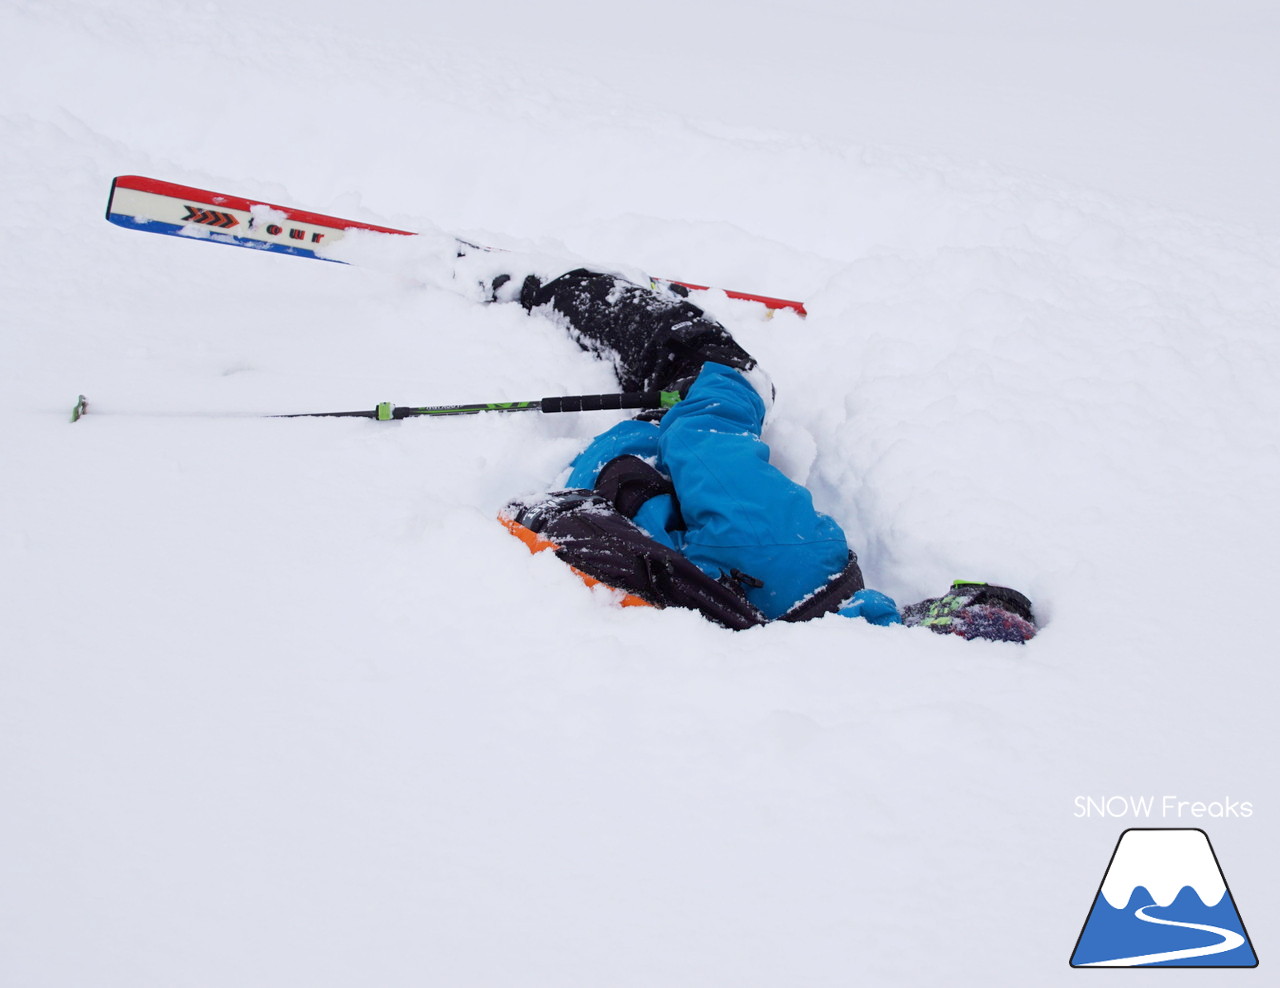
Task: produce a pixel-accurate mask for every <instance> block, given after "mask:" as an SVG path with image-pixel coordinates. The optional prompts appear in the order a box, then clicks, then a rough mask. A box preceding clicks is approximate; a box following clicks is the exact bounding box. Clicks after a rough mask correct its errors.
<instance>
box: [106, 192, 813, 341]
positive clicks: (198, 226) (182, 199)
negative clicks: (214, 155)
mask: <svg viewBox="0 0 1280 988" xmlns="http://www.w3.org/2000/svg"><path fill="white" fill-rule="evenodd" d="M107 219H108V220H109V221H110V222H112V223H114V224H116V225H117V226H121V227H124V228H125V229H128V230H141V231H143V232H145V233H161V234H165V235H166V236H171V237H186V238H188V239H192V240H205V241H209V242H211V243H218V244H229V245H231V246H234V247H247V248H250V249H251V250H265V251H272V252H274V253H279V254H292V255H294V256H296V257H309V258H312V259H313V260H319V261H331V262H333V263H335V264H345V263H346V262H345V261H340V260H338V259H337V258H333V257H326V256H325V254H324V249H325V248H326V247H327V246H328V245H330V244H333V243H336V242H337V241H339V240H341V239H342V236H343V234H344V233H345V232H346V231H348V230H368V231H370V232H373V233H385V234H388V235H392V236H398V237H412V236H416V234H415V233H414V232H413V231H412V230H397V229H395V228H393V227H389V226H378V225H376V224H373V223H362V222H360V221H359V220H347V219H342V218H340V217H337V216H327V215H325V214H324V213H312V212H308V211H306V210H301V209H295V208H293V207H291V206H279V205H276V204H274V203H269V202H262V201H261V200H258V199H246V198H244V197H242V196H232V195H224V194H223V193H220V192H210V191H209V190H207V189H196V188H192V187H190V186H187V185H177V184H175V183H173V182H164V181H161V180H160V179H155V178H144V177H143V176H141V175H119V176H117V177H116V178H115V179H114V180H113V181H112V183H111V195H110V197H109V198H108V200H107ZM458 243H459V245H460V246H464V247H467V248H469V249H472V250H477V249H479V250H492V249H494V248H490V247H485V246H484V245H483V244H473V243H470V242H469V241H465V240H459V241H458ZM653 283H654V286H655V287H666V288H669V289H672V290H675V291H678V292H680V294H685V293H686V292H687V291H710V290H712V289H711V288H710V287H709V286H707V285H698V284H694V283H693V282H688V281H676V280H674V279H670V278H654V279H653ZM722 290H723V289H722ZM724 293H725V294H726V295H727V296H729V297H730V298H736V299H745V300H747V301H750V302H759V303H760V304H761V305H764V306H766V307H767V308H768V309H769V310H770V312H771V313H772V311H773V310H775V309H789V310H791V311H793V312H795V313H797V314H798V315H801V316H803V315H806V312H805V307H804V303H803V302H796V301H793V300H791V299H783V298H773V297H772V296H769V295H756V294H753V293H751V292H737V291H725V292H724Z"/></svg>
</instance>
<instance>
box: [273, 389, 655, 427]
mask: <svg viewBox="0 0 1280 988" xmlns="http://www.w3.org/2000/svg"><path fill="white" fill-rule="evenodd" d="M679 400H680V392H679V391H629V392H623V393H622V394H608V395H562V396H559V397H554V398H542V399H540V400H538V401H490V402H482V403H478V404H471V405H418V406H411V405H394V404H392V403H391V402H389V401H382V402H379V403H378V405H377V407H376V408H371V409H367V410H366V409H361V410H360V411H355V412H294V413H292V414H289V415H273V416H271V418H278V419H298V418H353V417H357V418H366V419H377V420H378V421H379V422H390V421H393V420H396V419H407V418H412V417H413V416H415V415H478V414H479V413H480V412H598V411H604V410H608V409H615V408H653V409H658V408H670V407H671V406H672V405H674V404H675V403H676V402H678V401H679Z"/></svg>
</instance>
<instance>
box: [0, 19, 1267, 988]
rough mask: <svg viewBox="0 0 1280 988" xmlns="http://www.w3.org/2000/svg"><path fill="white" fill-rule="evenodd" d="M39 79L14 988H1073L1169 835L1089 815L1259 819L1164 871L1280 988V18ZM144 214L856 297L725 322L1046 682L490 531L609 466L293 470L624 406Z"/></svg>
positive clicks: (45, 57)
mask: <svg viewBox="0 0 1280 988" xmlns="http://www.w3.org/2000/svg"><path fill="white" fill-rule="evenodd" d="M0 37H3V38H4V39H5V41H4V48H5V57H4V58H3V59H0V76H2V77H3V81H4V85H3V88H2V89H0V92H2V93H3V101H4V102H3V109H2V118H0V139H2V140H3V163H4V164H3V167H4V190H5V200H6V205H5V210H4V222H3V225H2V226H0V243H3V251H4V254H3V256H4V264H3V266H0V279H2V284H3V288H4V298H5V300H6V311H7V316H6V320H5V327H4V330H3V333H2V334H0V347H2V349H0V381H2V385H0V413H2V414H3V417H4V420H3V428H2V429H0V462H3V464H4V467H3V481H2V492H0V510H2V511H3V517H4V518H5V519H6V523H7V524H6V526H5V534H4V536H3V546H4V550H3V553H2V554H0V559H3V570H2V571H0V580H2V581H3V583H2V585H0V602H2V603H0V649H2V650H3V654H2V655H0V677H2V680H0V792H2V793H3V798H4V803H3V812H0V849H2V850H0V984H4V985H15V986H23V988H37V986H59V988H61V986H68V988H70V986H77V988H78V986H84V985H93V986H120V988H126V986H127V988H151V986H156V988H161V986H163V988H181V986H187V985H190V986H197V985H198V986H223V985H225V986H231V985H234V986H237V988H250V986H264V988H265V986H279V985H305V986H308V988H325V986H350V985H378V986H388V988H391V986H421V985H449V986H495V985H502V986H526V985H530V986H532V985H539V986H540V985H549V986H550V985H554V986H577V985H581V986H588V985H590V986H599V985H610V986H623V985H627V986H631V985H636V986H650V985H662V986H674V985H690V986H693V985H697V986H705V985H734V986H740V985H762V986H776V985H849V984H861V985H929V986H932V985H938V984H947V985H983V986H986V985H1029V984H1035V985H1053V984H1066V983H1068V982H1069V981H1073V980H1074V979H1076V978H1079V977H1080V976H1079V975H1078V974H1075V972H1072V971H1070V969H1069V968H1068V965H1067V960H1068V956H1069V954H1070V951H1071V948H1072V945H1073V944H1074V942H1075V938H1076V935H1077V933H1078V931H1079V929H1080V926H1081V924H1082V923H1083V921H1084V918H1085V915H1086V914H1087V912H1088V909H1089V906H1090V903H1091V902H1092V899H1093V896H1094V894H1095V892H1096V890H1097V887H1098V883H1099V882H1100V881H1101V876H1102V873H1103V871H1104V869H1105V867H1106V863H1107V860H1108V859H1109V855H1110V853H1111V849H1112V848H1113V847H1114V843H1115V840H1116V837H1117V836H1118V833H1119V831H1120V830H1121V829H1122V828H1123V827H1125V826H1130V825H1133V824H1134V823H1135V821H1134V820H1132V819H1125V820H1117V819H1099V818H1096V817H1093V818H1085V819H1081V818H1078V817H1077V816H1076V815H1075V812H1074V810H1075V804H1074V799H1075V797H1076V796H1077V795H1084V794H1088V795H1093V796H1099V797H1100V796H1104V795H1111V794H1134V795H1142V794H1147V793H1154V794H1157V795H1159V794H1165V793H1170V794H1176V795H1177V796H1178V797H1179V798H1180V799H1186V800H1202V801H1210V800H1218V801H1222V800H1225V799H1226V798H1228V797H1229V798H1231V799H1233V800H1248V801H1251V804H1252V809H1253V815H1252V816H1251V817H1248V818H1242V817H1233V818H1228V819H1215V820H1205V819H1189V818H1185V817H1184V818H1181V819H1176V818H1160V819H1150V820H1138V821H1136V823H1137V824H1138V825H1148V826H1203V827H1205V828H1206V830H1207V832H1208V833H1209V834H1210V836H1211V838H1212V840H1213V842H1214V846H1215V848H1216V849H1217V851H1218V854H1219V858H1220V861H1221V863H1222V866H1223V869H1224V873H1225V875H1226V878H1227V881H1228V883H1229V884H1230V885H1231V888H1232V893H1233V896H1234V898H1235V900H1236V901H1237V902H1238V903H1239V905H1240V909H1241V912H1242V915H1243V917H1244V919H1245V922H1246V923H1247V924H1248V927H1249V929H1250V930H1251V931H1252V932H1253V934H1254V936H1255V938H1256V940H1255V943H1256V944H1257V947H1258V949H1259V953H1260V955H1262V956H1263V957H1264V958H1265V956H1266V954H1267V948H1268V945H1269V943H1270V942H1271V940H1270V939H1269V938H1268V935H1267V933H1266V931H1267V930H1268V929H1270V930H1274V929H1275V928H1276V926H1277V923H1278V922H1280V909H1278V907H1277V904H1276V902H1275V899H1274V896H1268V895H1267V894H1266V889H1274V888H1275V887H1277V884H1280V874H1277V868H1278V866H1280V861H1278V858H1277V854H1276V849H1275V843H1274V839H1273V835H1274V818H1273V815H1272V814H1273V812H1274V806H1275V796H1276V795H1277V789H1276V786H1277V783H1276V774H1275V771H1274V765H1272V762H1273V761H1274V757H1273V756H1274V751H1275V745H1276V727H1275V724H1276V719H1275V716H1274V712H1273V707H1274V698H1275V694H1276V685H1277V681H1278V680H1280V674H1278V673H1277V671H1276V661H1275V660H1276V649H1275V645H1274V634H1275V631H1274V624H1275V620H1274V614H1275V605H1274V596H1275V567H1276V560H1277V559H1278V558H1280V546H1278V545H1277V541H1278V540H1277V528H1278V526H1277V521H1276V505H1277V504H1278V503H1280V454H1278V451H1277V429H1278V425H1280V397H1278V389H1277V387H1276V385H1277V374H1278V371H1280V336H1278V334H1277V326H1278V323H1280V288H1278V287H1277V269H1278V264H1280V191H1277V189H1278V187H1277V185H1276V182H1275V174H1276V164H1277V160H1278V159H1280V154H1278V153H1277V152H1278V151H1280V131H1278V130H1277V128H1276V127H1275V125H1274V124H1275V107H1276V106H1277V105H1278V99H1277V97H1280V73H1277V72H1276V70H1275V63H1274V50H1275V47H1276V42H1277V40H1278V39H1280V19H1278V15H1277V8H1276V7H1275V5H1274V4H1273V3H1270V2H1269V0H1227V2H1221V0H1215V2H1213V3H1209V2H1207V0H1203V2H1197V0H1191V2H1184V3H1179V4H1166V3H1157V2H1155V0H1122V2H1115V0H1108V2H1105V3H1104V2H1102V0H1081V2H1077V3H1073V4H1071V5H1057V6H1056V7H1052V8H1050V7H1049V6H1048V5H1028V4H1025V3H1014V2H1013V0H976V2H974V3H966V4H950V3H943V2H941V0H911V2H903V0H894V2H893V3H890V2H888V0H840V2H836V0H798V2H796V3H792V4H788V5H786V6H780V5H776V4H765V3H760V2H747V3H742V4H734V5H728V4H724V3H716V2H708V0H684V2H681V3H678V4H676V3H668V2H663V0H654V2H651V3H647V4H644V5H641V6H639V7H635V6H629V7H622V6H617V7H609V6H608V5H604V6H601V5H598V4H586V3H582V2H578V0H548V2H546V3H541V4H537V5H530V4H516V3H508V2H499V3H495V4H490V5H474V6H472V5H456V4H450V5H441V4H418V5H410V4H399V3H390V2H377V0H370V2H366V3H362V4H350V3H347V2H346V0H343V2H341V3H339V2H337V0H309V2H306V3H303V2H301V0H276V2H273V3H269V4H265V3H259V2H250V0H215V2H208V3H194V2H193V3H182V4H173V3H161V2H159V0H43V2H40V3H36V2H30V0H10V2H7V3H4V4H3V5H0ZM129 173H131V174H144V175H154V176H156V177H158V178H163V179H168V180H170V181H176V182H185V183H188V184H192V185H197V186H202V187H206V188H212V189H217V190H219V191H225V192H228V193H233V194H239V195H245V196H258V197H262V198H264V199H267V200H269V201H275V202H280V203H285V204H293V205H297V206H299V207H303V208H308V209H311V210H315V211H320V212H327V213H331V214H335V215H340V216H351V217H353V218H357V219H363V220H366V221H369V222H374V223H380V224H384V225H391V226H397V227H409V228H428V227H430V226H431V225H432V224H434V225H435V226H437V227H439V228H442V229H448V230H454V231H457V232H458V233H461V234H463V235H466V236H470V237H473V238H475V239H477V240H481V241H484V242H489V243H495V244H499V245H502V246H507V247H518V248H521V249H525V250H531V251H537V252H539V253H542V254H560V255H563V256H565V257H579V258H589V259H591V260H593V261H594V262H596V263H599V264H606V265H611V266H619V265H629V266H634V267H636V268H638V269H643V270H646V271H651V272H652V273H653V274H656V275H661V276H668V277H675V278H682V279H686V280H692V281H698V282H703V283H710V284H717V285H721V286H723V287H725V288H736V289H741V290H745V291H755V292H764V293H768V294H775V295H780V296H784V297H791V298H803V299H804V300H805V301H806V302H807V304H808V306H809V310H810V312H811V315H810V316H809V318H808V319H807V320H801V319H799V318H797V317H795V316H793V315H789V314H786V313H783V314H780V315H778V316H777V317H776V318H774V319H771V320H765V319H762V318H761V317H760V311H759V309H758V308H756V307H754V306H751V305H749V304H746V303H737V302H732V301H729V300H727V299H726V298H725V297H723V296H714V295H712V296H708V297H706V298H705V304H706V306H707V307H708V308H709V309H710V310H711V311H713V312H714V313H715V314H716V315H717V316H719V317H720V318H722V319H723V320H724V321H725V322H726V323H727V324H728V325H729V326H730V327H731V328H732V329H733V331H734V332H735V334H737V335H738V336H739V338H740V339H741V340H742V341H743V343H744V345H746V347H747V348H748V349H749V350H750V351H752V352H753V353H755V354H756V355H757V356H758V357H759V358H760V359H761V360H762V362H763V364H764V365H765V366H766V367H767V368H768V369H769V371H770V373H771V374H772V376H773V379H774V380H775V382H776V383H777V385H778V389H779V393H778V401H777V404H776V406H775V409H774V413H773V418H772V420H771V424H770V426H769V432H768V435H767V438H768V439H769V440H770V441H771V442H772V443H773V444H774V448H775V458H776V461H777V462H778V463H779V464H780V465H781V466H782V468H783V469H785V470H786V471H787V472H788V473H789V474H791V475H792V476H794V477H795V478H797V479H798V480H801V481H804V482H805V483H807V484H808V485H809V486H810V487H811V488H812V489H813V491H814V494H815V497H816V499H817V502H818V504H819V505H820V506H821V507H822V508H823V509H825V510H827V511H828V512H830V513H832V514H833V515H834V516H835V517H837V518H838V519H839V521H840V522H841V523H842V524H843V525H844V526H845V527H846V528H847V530H848V532H849V535H850V538H851V541H852V542H853V543H854V544H855V545H856V546H857V548H858V550H859V552H860V555H861V557H862V561H863V565H864V568H865V570H866V572H867V574H868V577H869V580H870V582H871V584H872V585H873V586H876V587H878V588H880V589H882V590H884V591H886V592H888V593H890V594H891V595H893V596H894V597H895V598H897V599H898V600H899V601H900V602H904V603H905V602H908V601H911V600H914V599H918V598H920V597H923V596H926V595H931V594H936V593H938V592H940V591H941V590H942V589H943V588H944V587H945V586H946V585H947V583H948V582H949V581H950V580H951V579H952V578H955V577H963V578H968V579H988V580H992V581H997V582H1005V583H1008V584H1011V585H1013V586H1016V587H1018V588H1020V589H1022V590H1024V591H1026V592H1027V593H1028V594H1030V595H1031V596H1032V598H1033V599H1034V600H1035V602H1036V604H1037V608H1038V611H1039V614H1040V616H1041V617H1042V619H1043V621H1044V623H1045V628H1044V631H1043V633H1042V634H1041V635H1040V636H1039V637H1038V638H1037V639H1036V640H1035V641H1034V642H1032V643H1031V644H1030V645H1028V646H1027V647H1025V648H1020V647H1017V646H1011V645H1003V644H993V643H981V642H976V643H966V642H963V641H960V640H958V639H947V638H941V637H938V636H934V635H930V634H927V633H924V632H922V631H920V630H918V629H916V630H909V629H903V628H891V629H880V628H873V627H870V626H866V625H863V624H861V623H858V622H851V621H846V620H842V619H836V618H831V619H827V620H823V621H820V622H815V623H811V624H807V625H803V626H785V627H783V626H778V627H766V628H762V629H756V630H753V631H749V632H743V633H736V634H735V633H731V632H726V631H723V630H721V629H719V628H716V627H713V626H711V625H709V624H707V623H705V622H703V621H702V620H701V619H699V618H698V617H696V616H695V615H693V614H689V613H677V612H663V613H658V612H654V611H645V610H642V609H634V608H632V609H621V608H617V607H615V606H613V604H612V603H611V601H610V599H608V597H607V595H606V594H603V593H593V592H590V591H587V590H585V589H584V588H583V587H582V586H581V584H579V583H578V582H577V581H576V580H575V579H574V578H573V577H572V576H571V575H570V574H568V573H567V572H565V570H564V568H563V567H562V566H560V564H558V563H557V562H556V561H555V560H553V559H550V558H544V557H534V556H531V555H529V554H528V553H527V552H526V551H525V549H524V548H523V546H521V545H520V543H519V542H517V541H516V540H514V539H512V538H510V537H509V536H508V535H507V534H506V533H505V532H504V531H503V529H502V528H501V527H500V526H499V525H498V524H497V523H496V522H495V520H494V514H495V512H496V510H497V508H498V507H499V506H500V505H501V504H502V503H503V502H504V501H505V500H506V499H507V498H508V497H509V496H512V495H515V494H519V493H522V492H527V491H533V490H538V489H543V488H546V487H547V486H549V485H551V484H553V483H555V482H556V480H557V479H558V478H559V477H561V476H562V471H563V468H564V466H565V464H567V462H568V460H569V459H570V458H571V457H572V456H573V454H574V453H575V452H576V451H577V450H578V449H579V448H580V446H581V445H582V444H583V443H584V442H585V441H586V439H587V438H588V437H589V436H590V435H591V434H592V433H593V432H595V431H596V430H599V429H601V428H603V427H604V426H605V425H607V424H608V423H609V422H611V421H614V419H613V418H611V417H610V416H609V415H608V414H598V415H587V414H583V415H579V416H569V415H566V416H563V417H552V416H537V415H494V416H488V417H474V418H467V419H452V420H443V421H408V422H403V423H396V424H390V425H389V424H382V423H375V422H369V421H363V420H361V421H355V420H337V419H300V420H281V419H267V418H259V417H255V415H257V414H260V413H270V412H291V411H320V410H325V409H344V408H364V407H372V406H373V405H374V404H375V403H376V402H378V401H384V400H391V401H395V402H397V403H400V404H422V403H444V402H455V401H456V402H467V401H487V400H516V399H525V398H539V397H542V396H543V395H553V394H561V393H582V392H596V391H607V390H610V389H611V388H612V383H613V382H612V381H611V379H610V377H609V375H608V373H607V371H606V370H605V368H604V367H603V366H602V365H600V364H598V363H594V362H592V361H591V360H590V359H589V358H588V357H586V356H585V355H584V354H582V353H581V352H580V351H579V350H578V349H577V348H576V347H575V346H574V345H573V344H572V343H571V342H570V341H569V340H567V339H566V338H565V336H564V334H563V333H562V332H561V331H560V330H559V329H557V328H556V327H554V326H552V325H551V324H550V323H548V322H546V321H543V320H537V319H529V318H526V317H525V316H524V315H523V313H522V312H521V311H520V310H519V309H518V308H516V307H513V306H506V307H500V306H490V307H485V306H479V305H475V304H474V303H472V302H470V301H468V300H467V299H465V298H463V297H461V296H459V295H456V294H453V293H449V292H444V291H439V290H435V289H432V288H431V287H429V285H428V284H427V283H426V282H427V281H428V280H429V279H425V278H416V277H414V274H413V272H411V271H408V272H405V271H401V272H393V273H388V272H385V271H379V270H364V269H357V268H341V267H338V266H337V265H330V264H321V263H316V262H312V261H303V260H298V259H295V258H288V257H275V256H267V255H262V254H257V253H254V252H251V251H245V250H231V249H225V248H215V247H212V246H208V245H205V244H190V243H184V242H182V241H180V240H175V239H172V238H163V237H152V236H142V235H139V234H135V233H131V232H127V231H124V230H121V229H119V228H116V227H114V226H111V225H109V224H107V223H105V222H104V221H103V220H102V211H103V207H104V205H105V201H106V194H107V189H108V186H109V183H110V179H111V177H112V176H114V175H116V174H129ZM80 392H84V393H86V394H88V396H89V398H90V402H91V411H90V414H89V417H88V418H86V419H85V420H84V421H82V422H80V423H78V424H76V425H75V426H71V425H69V424H68V423H67V418H68V413H69V411H70V407H71V404H72V403H73V402H74V400H75V396H76V394H77V393H80ZM1269 765H1271V767H1270V768H1268V766H1269ZM1265 969H1266V966H1265V961H1264V965H1263V968H1262V970H1265ZM1184 976H1185V977H1194V976H1195V975H1185V974H1180V973H1178V972H1169V973H1168V974H1167V975H1166V976H1165V979H1166V980H1170V981H1175V982H1177V983H1181V982H1180V981H1178V979H1179V978H1182V977H1184ZM1250 976H1253V975H1245V974H1241V975H1237V977H1242V978H1247V977H1250ZM1262 976H1263V977H1266V975H1262ZM1197 983H1200V982H1197Z"/></svg>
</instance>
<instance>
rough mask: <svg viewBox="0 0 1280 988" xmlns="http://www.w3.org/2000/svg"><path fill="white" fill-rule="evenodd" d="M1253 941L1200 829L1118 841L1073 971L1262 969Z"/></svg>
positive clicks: (1134, 833) (1129, 834)
mask: <svg viewBox="0 0 1280 988" xmlns="http://www.w3.org/2000/svg"><path fill="white" fill-rule="evenodd" d="M1257 965H1258V957H1257V954H1255V953H1254V951H1253V944H1252V943H1251V942H1250V940H1249V934H1248V933H1247V932H1246V931H1245V928H1244V923H1243V921H1242V920H1241V919H1240V913H1239V911H1238V910H1237V909H1236V904H1235V900H1234V899H1233V898H1232V897H1231V890H1230V889H1228V888H1227V883H1226V879H1225V878H1224V877H1223V874H1222V869H1221V867H1219V865H1218V859H1217V856H1216V855H1215V854H1214V853H1213V847H1212V846H1211V845H1210V844H1209V836H1208V834H1206V833H1205V832H1204V831H1203V830H1198V829H1151V830H1147V829H1132V830H1126V831H1125V832H1124V833H1123V834H1121V835H1120V840H1119V841H1118V842H1117V843H1116V849H1115V853H1114V854H1112V856H1111V863H1110V864H1109V865H1108V866H1107V871H1106V874H1105V875H1103V878H1102V886H1101V887H1100V888H1099V889H1098V894H1097V895H1096V896H1095V897H1094V900H1093V908H1092V909H1090V910H1089V917H1088V919H1086V920H1085V924H1084V928H1083V929H1082V930H1081V931H1080V937H1079V939H1078V940H1077V941H1076V948H1075V951H1074V952H1073V953H1072V955H1071V966H1072V967H1257Z"/></svg>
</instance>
